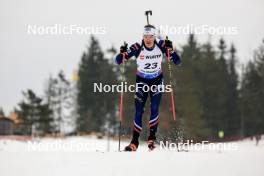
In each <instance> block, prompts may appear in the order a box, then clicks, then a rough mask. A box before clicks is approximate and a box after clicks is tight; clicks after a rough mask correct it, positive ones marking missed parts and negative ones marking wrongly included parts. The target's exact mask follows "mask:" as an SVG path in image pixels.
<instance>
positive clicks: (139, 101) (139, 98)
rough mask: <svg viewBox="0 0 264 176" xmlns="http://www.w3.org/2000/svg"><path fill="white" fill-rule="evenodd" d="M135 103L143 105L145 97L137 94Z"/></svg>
mask: <svg viewBox="0 0 264 176" xmlns="http://www.w3.org/2000/svg"><path fill="white" fill-rule="evenodd" d="M134 98H135V101H136V102H138V103H143V96H142V95H141V94H140V93H135V96H134Z"/></svg>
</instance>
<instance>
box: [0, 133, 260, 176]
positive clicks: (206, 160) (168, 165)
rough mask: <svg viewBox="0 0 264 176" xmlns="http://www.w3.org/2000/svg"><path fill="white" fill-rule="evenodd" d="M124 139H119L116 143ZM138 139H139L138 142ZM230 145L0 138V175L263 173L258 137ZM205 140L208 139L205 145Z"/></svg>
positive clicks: (246, 174)
mask: <svg viewBox="0 0 264 176" xmlns="http://www.w3.org/2000/svg"><path fill="white" fill-rule="evenodd" d="M127 143H128V141H122V145H121V148H124V146H125V145H126V144H127ZM141 143H143V142H141ZM232 144H233V145H235V148H232V149H226V150H224V149H223V148H222V149H221V148H220V149H213V150H209V149H208V148H206V149H203V150H201V148H198V149H191V150H190V151H189V152H177V150H165V149H160V148H159V146H158V147H157V150H155V151H153V152H149V151H148V150H147V147H146V145H140V148H139V150H138V152H132V153H129V152H117V148H118V142H117V141H114V140H111V141H110V151H109V152H107V140H106V139H97V138H96V137H67V138H60V139H58V138H57V139H54V138H41V139H34V140H31V141H18V140H9V139H1V140H0V175H1V176H47V175H56V176H73V175H74V176H84V175H85V176H101V175H106V176H135V175H148V174H149V175H151V176H161V175H166V176H167V175H173V176H174V175H176V176H177V175H181V176H182V175H184V176H185V175H190V176H191V175H216V176H218V175H219V176H223V175H229V176H232V175H237V176H244V175H245V176H248V175H254V176H258V175H259V176H262V175H264V167H263V166H264V140H263V139H262V140H261V141H260V143H259V145H258V146H256V145H255V141H251V140H249V139H247V140H244V141H239V142H235V143H232ZM207 146H208V145H207Z"/></svg>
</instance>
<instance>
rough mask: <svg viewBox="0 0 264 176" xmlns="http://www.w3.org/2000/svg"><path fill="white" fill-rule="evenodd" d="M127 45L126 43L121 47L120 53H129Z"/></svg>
mask: <svg viewBox="0 0 264 176" xmlns="http://www.w3.org/2000/svg"><path fill="white" fill-rule="evenodd" d="M127 49H128V48H127V43H126V42H124V45H122V46H121V47H120V53H125V52H127Z"/></svg>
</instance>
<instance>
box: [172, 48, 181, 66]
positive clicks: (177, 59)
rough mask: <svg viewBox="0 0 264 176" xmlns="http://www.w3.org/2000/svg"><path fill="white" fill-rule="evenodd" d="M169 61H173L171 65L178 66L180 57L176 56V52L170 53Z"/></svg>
mask: <svg viewBox="0 0 264 176" xmlns="http://www.w3.org/2000/svg"><path fill="white" fill-rule="evenodd" d="M171 60H172V61H173V63H174V64H175V65H179V64H180V63H181V58H180V56H179V55H178V54H177V52H176V51H173V52H172V53H171Z"/></svg>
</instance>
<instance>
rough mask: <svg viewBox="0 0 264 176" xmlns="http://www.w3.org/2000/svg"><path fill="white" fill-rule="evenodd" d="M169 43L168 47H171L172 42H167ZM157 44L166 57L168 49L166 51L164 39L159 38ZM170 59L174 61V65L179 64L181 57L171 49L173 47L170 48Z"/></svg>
mask: <svg viewBox="0 0 264 176" xmlns="http://www.w3.org/2000/svg"><path fill="white" fill-rule="evenodd" d="M169 45H171V46H170V47H171V48H173V47H172V43H171V44H169ZM158 46H159V48H160V49H161V51H162V53H164V54H165V55H166V56H167V57H168V51H167V47H166V43H165V40H160V41H159V42H158ZM170 59H171V60H172V61H173V63H174V64H175V65H179V64H180V63H181V58H180V56H179V55H178V53H177V52H176V51H175V50H173V49H171V50H170Z"/></svg>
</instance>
